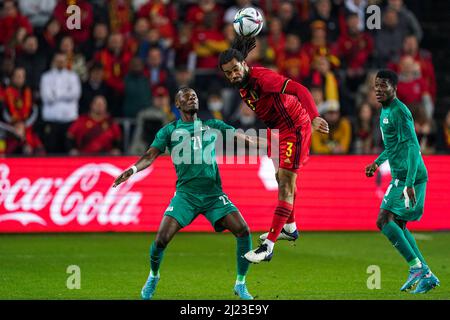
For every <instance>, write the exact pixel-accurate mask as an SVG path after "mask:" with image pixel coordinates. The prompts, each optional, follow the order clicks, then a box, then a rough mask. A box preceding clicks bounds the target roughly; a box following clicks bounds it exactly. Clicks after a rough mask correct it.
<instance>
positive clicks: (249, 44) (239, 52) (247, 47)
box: [219, 36, 256, 69]
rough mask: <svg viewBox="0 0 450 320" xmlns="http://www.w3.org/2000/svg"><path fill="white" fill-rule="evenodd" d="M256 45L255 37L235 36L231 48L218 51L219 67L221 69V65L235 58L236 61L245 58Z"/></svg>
mask: <svg viewBox="0 0 450 320" xmlns="http://www.w3.org/2000/svg"><path fill="white" fill-rule="evenodd" d="M255 47H256V38H255V37H244V36H237V37H236V38H235V39H234V40H233V43H232V44H231V48H230V49H227V50H225V51H223V52H221V53H220V55H219V67H220V69H222V65H224V64H226V63H228V62H230V61H231V60H233V59H236V60H237V61H238V62H242V61H244V60H245V59H246V58H247V55H248V53H249V52H250V51H252V50H253V49H254V48H255Z"/></svg>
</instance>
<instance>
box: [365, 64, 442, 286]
mask: <svg viewBox="0 0 450 320" xmlns="http://www.w3.org/2000/svg"><path fill="white" fill-rule="evenodd" d="M397 83H398V77H397V75H396V74H395V73H394V72H392V71H390V70H380V71H379V72H378V73H377V76H376V78H375V93H376V97H377V100H378V102H380V103H381V104H382V110H381V114H380V128H381V133H382V137H383V142H384V148H385V149H384V151H383V152H382V153H381V154H380V155H379V157H378V158H377V159H376V160H375V161H374V162H373V163H372V164H369V165H367V166H366V169H365V170H366V176H367V177H372V176H373V175H374V173H375V171H376V170H377V169H378V167H379V166H380V165H381V164H382V163H383V162H385V161H386V160H388V161H389V166H390V169H391V175H392V181H391V183H390V185H389V187H388V189H387V190H386V193H385V195H384V198H383V201H382V203H381V208H380V212H379V215H378V219H377V227H378V228H379V229H380V230H381V232H382V233H383V234H384V235H385V236H386V237H387V238H388V239H389V241H390V242H391V243H392V245H393V246H394V247H395V248H396V249H397V250H398V252H399V253H400V254H401V255H402V256H403V258H404V259H405V260H406V262H408V264H409V266H410V269H409V276H408V279H407V280H406V282H405V284H404V285H403V286H402V287H401V289H400V290H402V291H410V292H411V293H425V292H428V291H429V290H431V289H433V288H434V287H436V286H438V285H439V280H438V278H437V277H436V276H435V275H434V274H433V273H432V272H431V270H430V268H429V266H428V265H427V263H426V262H425V259H424V258H423V256H422V253H421V252H420V250H419V248H418V247H417V243H416V241H415V239H414V237H413V235H412V234H411V232H409V230H408V229H407V228H406V224H407V222H408V221H419V220H420V218H421V217H422V214H423V208H424V203H425V190H426V186H427V180H428V173H427V169H426V167H425V164H424V162H423V159H422V155H421V153H420V146H419V142H418V140H417V136H416V133H415V131H414V122H413V118H412V115H411V112H410V111H409V109H408V108H407V107H406V106H405V105H404V104H403V103H402V102H401V101H400V100H399V99H398V98H397V95H396V90H397ZM416 285H417V287H416V288H415V289H414V290H412V289H413V288H414V286H416Z"/></svg>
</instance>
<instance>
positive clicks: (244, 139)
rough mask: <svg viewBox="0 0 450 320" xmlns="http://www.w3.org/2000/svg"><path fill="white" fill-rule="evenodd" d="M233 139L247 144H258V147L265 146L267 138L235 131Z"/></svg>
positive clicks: (256, 145) (255, 145)
mask: <svg viewBox="0 0 450 320" xmlns="http://www.w3.org/2000/svg"><path fill="white" fill-rule="evenodd" d="M235 139H236V140H237V141H241V142H244V143H248V145H249V146H254V147H258V146H259V147H260V148H267V139H264V138H262V137H252V136H248V135H245V134H243V133H241V132H236V134H235Z"/></svg>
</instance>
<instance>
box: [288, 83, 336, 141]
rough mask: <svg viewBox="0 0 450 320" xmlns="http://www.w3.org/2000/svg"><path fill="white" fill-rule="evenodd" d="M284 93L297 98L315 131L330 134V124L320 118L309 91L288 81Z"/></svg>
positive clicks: (298, 84)
mask: <svg viewBox="0 0 450 320" xmlns="http://www.w3.org/2000/svg"><path fill="white" fill-rule="evenodd" d="M284 93H286V94H290V95H294V96H296V97H297V98H298V99H299V100H300V102H301V103H302V106H304V107H305V109H306V112H308V115H309V118H310V119H311V122H312V127H313V128H314V130H316V131H319V132H320V133H329V129H328V123H327V121H326V120H325V119H323V118H321V117H320V116H319V111H318V110H317V106H316V104H315V102H314V99H313V96H312V95H311V93H310V92H309V90H308V89H307V88H306V87H305V86H303V85H301V84H300V83H298V82H295V81H293V80H291V79H288V80H287V82H286V87H285V89H284Z"/></svg>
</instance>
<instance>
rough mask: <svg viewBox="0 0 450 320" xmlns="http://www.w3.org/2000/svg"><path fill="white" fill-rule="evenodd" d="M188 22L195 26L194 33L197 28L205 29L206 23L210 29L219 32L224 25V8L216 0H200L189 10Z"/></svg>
mask: <svg viewBox="0 0 450 320" xmlns="http://www.w3.org/2000/svg"><path fill="white" fill-rule="evenodd" d="M205 20H207V21H205ZM186 22H187V23H189V24H191V25H192V26H193V28H194V31H195V30H196V29H197V28H201V29H203V26H204V25H205V23H206V24H208V25H209V29H211V30H215V31H217V32H219V31H220V30H221V29H222V24H223V8H222V6H221V5H219V4H217V3H216V0H200V1H199V3H198V4H196V5H193V6H191V7H190V8H189V9H188V11H187V14H186Z"/></svg>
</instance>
